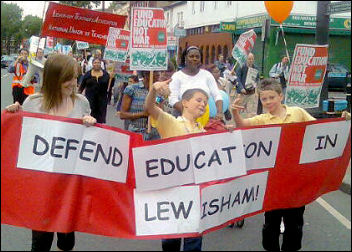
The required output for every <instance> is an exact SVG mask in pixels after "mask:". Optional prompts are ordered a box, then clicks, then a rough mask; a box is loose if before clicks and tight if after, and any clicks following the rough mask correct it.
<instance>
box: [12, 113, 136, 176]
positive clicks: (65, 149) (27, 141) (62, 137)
mask: <svg viewBox="0 0 352 252" xmlns="http://www.w3.org/2000/svg"><path fill="white" fill-rule="evenodd" d="M129 138H130V137H129V136H128V135H125V134H122V133H118V132H115V131H112V130H107V129H102V128H98V127H93V126H92V127H86V126H84V125H81V124H74V123H67V122H62V121H54V120H46V119H39V118H32V117H23V123H22V132H21V141H20V150H19V156H18V162H17V167H18V168H24V169H31V170H37V171H45V172H57V173H65V174H78V175H84V176H88V177H94V178H98V179H103V180H109V181H115V182H122V183H125V182H126V177H127V169H128V159H129V156H128V155H129V142H130V141H129Z"/></svg>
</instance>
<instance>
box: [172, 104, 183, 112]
mask: <svg viewBox="0 0 352 252" xmlns="http://www.w3.org/2000/svg"><path fill="white" fill-rule="evenodd" d="M173 108H174V109H176V110H177V111H178V112H179V113H180V114H182V109H183V107H182V103H181V102H180V101H179V102H176V103H175V104H174V106H173Z"/></svg>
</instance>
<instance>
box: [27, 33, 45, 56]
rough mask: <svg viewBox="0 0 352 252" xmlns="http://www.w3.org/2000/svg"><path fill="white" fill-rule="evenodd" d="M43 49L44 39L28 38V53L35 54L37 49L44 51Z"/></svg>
mask: <svg viewBox="0 0 352 252" xmlns="http://www.w3.org/2000/svg"><path fill="white" fill-rule="evenodd" d="M44 47H45V38H39V37H37V36H31V38H30V45H29V52H30V53H31V54H32V53H34V54H35V53H37V50H38V48H41V49H44Z"/></svg>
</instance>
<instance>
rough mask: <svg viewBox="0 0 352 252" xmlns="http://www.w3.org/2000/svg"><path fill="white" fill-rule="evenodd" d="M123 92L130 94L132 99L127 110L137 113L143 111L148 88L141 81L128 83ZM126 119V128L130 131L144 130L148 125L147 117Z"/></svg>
mask: <svg viewBox="0 0 352 252" xmlns="http://www.w3.org/2000/svg"><path fill="white" fill-rule="evenodd" d="M123 93H124V94H126V95H128V96H130V97H131V99H132V102H131V106H130V109H129V111H128V112H130V113H138V112H142V111H144V102H145V99H146V97H147V95H148V89H147V88H145V87H144V84H143V82H139V83H136V84H132V85H128V86H127V87H126V88H125V90H124V91H123ZM126 121H128V123H129V127H128V130H129V131H132V132H144V131H145V130H146V129H147V127H148V117H142V118H138V119H135V120H126Z"/></svg>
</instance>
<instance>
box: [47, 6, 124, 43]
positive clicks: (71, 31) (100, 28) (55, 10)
mask: <svg viewBox="0 0 352 252" xmlns="http://www.w3.org/2000/svg"><path fill="white" fill-rule="evenodd" d="M126 18H127V16H121V15H116V14H111V13H107V12H99V11H93V10H88V9H83V8H77V7H72V6H67V5H63V4H58V3H54V2H50V3H49V7H48V9H47V12H46V15H45V20H44V23H43V26H42V31H41V34H42V36H53V37H57V38H66V39H70V40H78V41H85V42H89V43H92V44H100V45H104V46H105V44H106V39H107V36H108V33H109V27H115V28H122V27H124V25H125V21H126Z"/></svg>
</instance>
